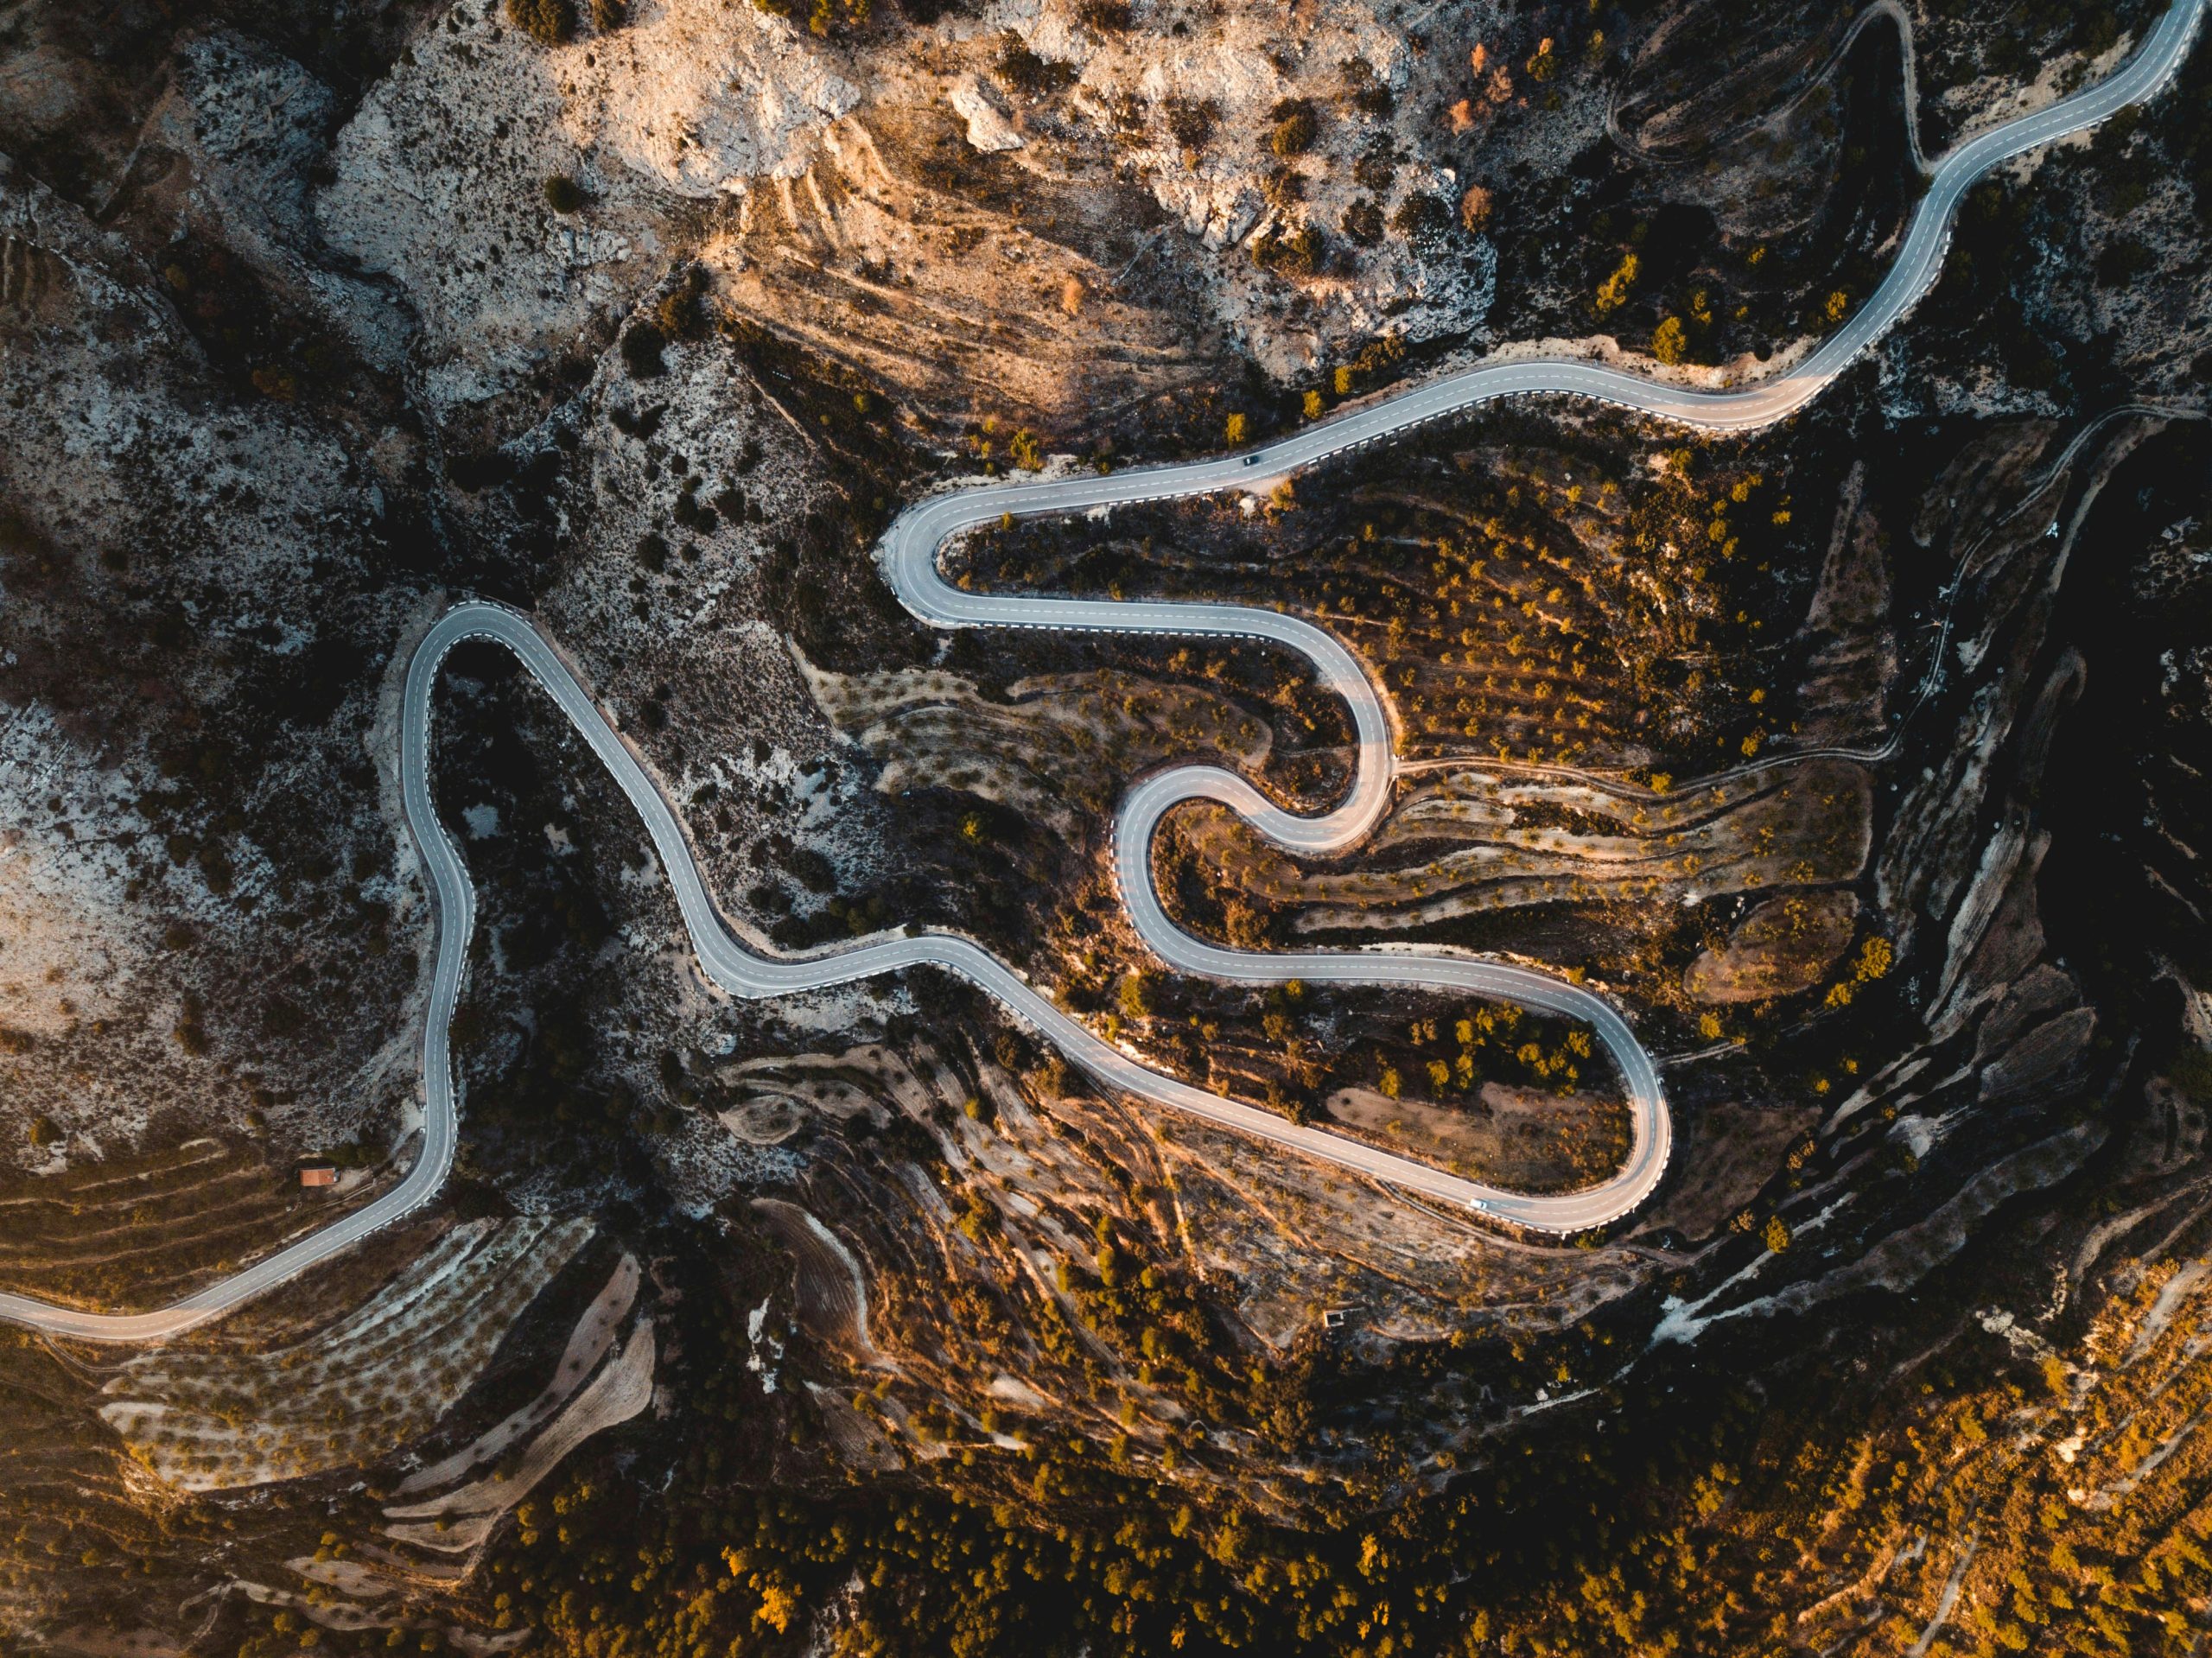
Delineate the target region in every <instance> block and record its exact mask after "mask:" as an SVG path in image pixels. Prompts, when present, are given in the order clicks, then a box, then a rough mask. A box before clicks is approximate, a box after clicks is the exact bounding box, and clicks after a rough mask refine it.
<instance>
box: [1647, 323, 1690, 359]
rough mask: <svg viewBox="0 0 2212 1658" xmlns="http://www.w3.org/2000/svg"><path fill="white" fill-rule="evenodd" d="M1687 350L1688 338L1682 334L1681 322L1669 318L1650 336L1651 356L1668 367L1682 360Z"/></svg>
mask: <svg viewBox="0 0 2212 1658" xmlns="http://www.w3.org/2000/svg"><path fill="white" fill-rule="evenodd" d="M1688 349H1689V337H1688V335H1687V334H1684V333H1683V332H1682V320H1681V318H1680V317H1678V316H1670V317H1668V318H1666V319H1664V320H1663V321H1661V323H1660V324H1659V327H1658V329H1657V331H1656V333H1654V334H1652V336H1651V354H1652V355H1653V356H1654V357H1656V358H1657V359H1659V360H1660V361H1661V362H1662V363H1665V364H1667V365H1669V366H1670V367H1671V366H1672V365H1675V364H1676V363H1679V362H1681V360H1682V355H1683V353H1685V352H1687V351H1688Z"/></svg>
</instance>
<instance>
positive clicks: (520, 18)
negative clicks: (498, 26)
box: [507, 0, 576, 46]
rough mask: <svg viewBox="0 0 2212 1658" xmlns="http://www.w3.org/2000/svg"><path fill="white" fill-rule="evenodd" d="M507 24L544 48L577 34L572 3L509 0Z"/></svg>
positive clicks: (558, 0)
mask: <svg viewBox="0 0 2212 1658" xmlns="http://www.w3.org/2000/svg"><path fill="white" fill-rule="evenodd" d="M507 21H508V22H511V23H512V24H513V25H514V26H515V27H516V28H517V29H520V30H522V32H523V33H524V34H525V35H529V36H530V38H531V39H532V40H533V41H537V42H538V43H539V44H540V45H542V46H558V45H560V44H561V42H562V41H565V40H567V39H568V38H569V36H570V35H574V34H575V32H576V10H575V7H574V6H573V5H571V4H570V3H569V0H507Z"/></svg>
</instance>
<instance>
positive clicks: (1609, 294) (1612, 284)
mask: <svg viewBox="0 0 2212 1658" xmlns="http://www.w3.org/2000/svg"><path fill="white" fill-rule="evenodd" d="M1641 270H1643V261H1641V260H1640V259H1638V258H1637V257H1636V255H1634V254H1633V253H1630V254H1627V255H1625V256H1624V257H1623V258H1622V260H1621V262H1620V264H1618V265H1616V266H1614V267H1613V274H1612V275H1611V276H1608V277H1606V278H1605V281H1603V282H1602V283H1599V284H1598V298H1597V302H1596V303H1597V309H1598V314H1599V316H1605V315H1609V314H1611V313H1612V312H1615V311H1618V310H1619V309H1620V308H1621V307H1622V306H1624V305H1625V304H1627V303H1628V295H1629V289H1631V288H1633V287H1635V286H1636V278H1637V274H1638V272H1640V271H1641Z"/></svg>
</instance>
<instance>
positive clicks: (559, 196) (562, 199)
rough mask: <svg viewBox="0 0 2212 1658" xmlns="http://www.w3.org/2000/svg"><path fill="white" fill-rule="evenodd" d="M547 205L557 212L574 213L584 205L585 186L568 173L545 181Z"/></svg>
mask: <svg viewBox="0 0 2212 1658" xmlns="http://www.w3.org/2000/svg"><path fill="white" fill-rule="evenodd" d="M545 205H546V206H549V207H550V208H551V209H552V210H553V211H554V212H555V213H575V211H576V210H577V209H578V208H579V207H582V206H583V205H584V192H583V187H582V185H580V184H578V183H577V182H576V181H575V180H574V179H572V178H570V177H569V175H567V174H566V173H556V174H554V175H553V176H552V177H550V178H549V179H547V180H546V181H545Z"/></svg>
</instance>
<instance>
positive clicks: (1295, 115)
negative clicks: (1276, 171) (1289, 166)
mask: <svg viewBox="0 0 2212 1658" xmlns="http://www.w3.org/2000/svg"><path fill="white" fill-rule="evenodd" d="M1269 114H1270V116H1271V118H1273V119H1274V126H1273V127H1272V128H1271V129H1269V130H1268V149H1272V150H1273V151H1274V153H1275V154H1276V155H1278V156H1281V157H1282V158H1283V159H1284V160H1285V161H1287V160H1289V159H1290V158H1291V157H1292V156H1303V155H1304V154H1305V153H1306V151H1307V150H1309V149H1313V140H1314V137H1316V136H1317V135H1318V134H1319V131H1320V123H1319V122H1318V121H1317V120H1315V119H1314V116H1313V105H1310V104H1307V103H1304V102H1302V101H1300V100H1297V99H1287V100H1285V101H1284V102H1282V103H1281V104H1278V105H1275V106H1274V109H1273V110H1272V111H1269Z"/></svg>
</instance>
